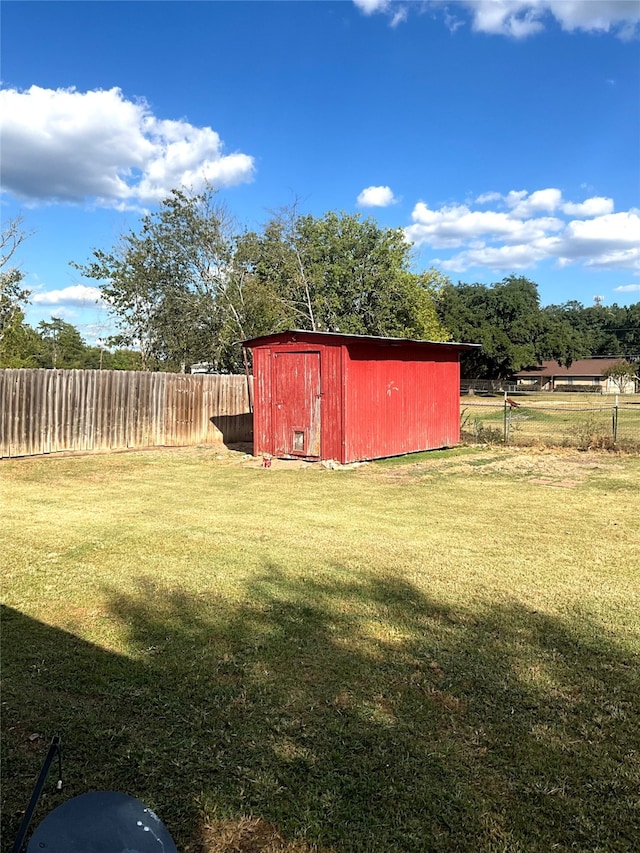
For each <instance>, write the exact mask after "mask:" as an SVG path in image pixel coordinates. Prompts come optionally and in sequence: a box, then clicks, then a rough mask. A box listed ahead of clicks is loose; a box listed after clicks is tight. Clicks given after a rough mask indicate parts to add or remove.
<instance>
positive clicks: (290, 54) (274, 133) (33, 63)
mask: <svg viewBox="0 0 640 853" xmlns="http://www.w3.org/2000/svg"><path fill="white" fill-rule="evenodd" d="M639 33H640V3H639V2H636V0H633V2H627V0H621V2H619V0H603V1H602V2H601V0H537V2H532V0H530V2H526V0H464V2H463V1H462V0H459V2H457V1H456V0H452V2H446V3H445V2H440V0H437V2H418V0H414V2H409V3H407V2H402V0H398V1H397V2H396V1H395V0H391V1H390V0H356V2H352V0H342V2H295V0H293V2H279V3H272V2H267V0H265V1H264V2H241V1H240V0H238V2H193V3H192V2H160V3H157V2H134V3H129V2H108V3H101V2H67V3H59V2H55V1H54V0H51V1H50V2H25V1H24V0H23V2H11V0H4V2H3V4H2V89H1V91H0V97H1V98H2V114H3V125H2V139H1V142H2V163H1V166H2V188H3V194H2V207H1V209H2V215H3V219H4V220H5V221H6V220H7V219H8V218H10V217H13V216H16V215H18V214H21V215H22V216H23V218H24V227H25V230H27V231H29V232H32V235H31V236H30V237H29V239H28V240H26V241H25V242H24V243H23V245H22V246H21V247H20V251H19V258H18V260H19V262H20V265H21V267H22V269H23V270H24V272H25V273H26V283H27V285H28V286H29V287H30V288H31V289H32V291H33V294H32V305H31V306H30V308H29V309H28V314H27V319H28V321H29V322H32V323H34V324H35V323H37V322H38V321H39V320H41V319H48V318H49V317H50V316H51V315H55V316H62V317H64V318H65V319H67V320H68V321H69V322H72V323H74V324H75V325H77V326H78V327H79V329H80V331H81V332H82V333H83V335H84V336H85V337H86V338H87V339H89V340H93V339H95V338H96V337H100V336H104V335H106V334H108V333H109V331H110V328H109V317H108V312H107V310H106V308H105V307H104V306H102V305H100V303H98V304H96V297H97V296H98V295H99V294H98V293H97V292H96V291H95V289H94V284H95V283H94V282H92V281H88V280H83V279H82V278H81V277H80V275H79V274H78V272H77V271H76V270H74V269H73V268H72V267H71V266H70V265H69V262H70V261H77V262H84V261H86V260H88V259H89V258H90V255H91V251H92V249H93V248H104V249H109V248H110V247H111V246H113V244H114V243H115V242H116V241H117V239H118V235H119V234H121V233H122V232H123V231H125V230H127V229H129V228H134V227H135V226H136V223H137V221H138V219H139V217H140V215H141V212H142V211H145V210H152V209H153V208H154V206H155V205H156V204H157V203H158V201H159V200H160V199H161V198H162V197H163V196H165V195H166V194H168V192H169V190H170V189H171V188H172V187H174V186H178V185H179V184H181V183H186V184H188V185H190V186H193V187H195V188H196V189H197V188H198V186H199V185H201V182H202V180H203V179H204V178H207V179H208V180H209V181H210V182H212V183H213V184H214V185H216V186H217V187H219V193H220V198H221V199H222V200H224V202H225V203H226V205H227V206H228V208H229V210H230V211H231V213H232V214H233V215H234V216H235V217H236V219H237V221H238V223H239V224H240V226H242V227H245V226H246V227H249V228H256V227H259V226H260V225H261V224H262V223H264V222H265V221H266V220H267V218H268V216H269V211H270V210H274V209H277V208H279V207H282V206H283V205H287V204H290V203H291V202H292V201H293V200H294V199H296V198H297V199H299V200H301V202H302V209H303V211H304V212H308V213H312V214H315V215H322V214H323V213H325V212H326V211H328V210H340V211H346V212H348V213H355V212H360V213H361V214H362V215H363V216H373V217H375V218H376V219H377V221H378V222H379V223H380V224H381V225H385V226H393V227H401V228H404V229H405V230H406V234H407V238H408V239H410V240H411V241H412V242H413V243H414V247H415V249H414V251H415V268H416V269H417V270H420V269H425V268H427V267H429V266H431V265H435V266H437V267H438V268H439V269H441V270H442V271H443V272H446V273H447V274H448V275H450V277H451V278H452V279H453V280H454V281H458V280H461V281H479V282H487V283H488V282H493V281H499V280H500V279H501V278H503V277H504V276H506V275H509V274H510V273H512V272H514V273H517V274H522V275H526V276H528V277H529V278H531V279H533V280H534V281H536V282H537V283H538V285H539V291H540V297H541V301H542V304H543V305H546V304H550V303H561V302H565V301H567V300H570V299H575V300H578V301H580V302H582V303H584V304H586V305H589V304H592V302H593V297H594V296H595V295H600V296H602V297H603V300H604V303H605V304H611V303H613V302H617V303H618V304H631V303H634V302H638V301H640V211H639V210H638V208H639V207H640V40H639Z"/></svg>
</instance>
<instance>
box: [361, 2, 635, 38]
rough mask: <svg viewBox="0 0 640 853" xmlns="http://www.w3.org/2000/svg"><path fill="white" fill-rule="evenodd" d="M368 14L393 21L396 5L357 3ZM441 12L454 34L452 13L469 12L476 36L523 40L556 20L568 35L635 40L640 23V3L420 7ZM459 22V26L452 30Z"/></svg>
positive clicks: (467, 3) (422, 4)
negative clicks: (576, 32)
mask: <svg viewBox="0 0 640 853" xmlns="http://www.w3.org/2000/svg"><path fill="white" fill-rule="evenodd" d="M354 3H355V4H356V6H357V7H358V8H359V9H360V10H361V11H362V12H364V13H365V14H367V15H372V14H374V13H376V12H381V13H384V14H386V15H388V16H390V17H391V18H392V20H393V17H394V7H395V4H394V3H392V2H391V0H354ZM416 6H417V7H418V8H419V9H422V8H424V7H425V6H428V7H430V8H432V9H434V10H437V11H438V12H440V13H441V14H442V15H443V17H444V22H445V25H446V26H447V27H448V29H449V30H450V31H451V32H455V30H456V29H457V28H458V26H460V21H459V19H458V18H455V17H453V15H452V10H453V9H456V8H458V9H460V10H463V11H466V12H467V14H469V15H470V17H471V27H472V29H473V30H474V31H475V32H479V33H487V34H491V35H502V36H507V37H510V38H514V39H523V38H526V37H528V36H533V35H536V34H537V33H540V32H542V31H543V30H544V29H545V27H546V26H547V24H548V23H549V21H551V20H555V21H556V23H557V24H559V25H560V27H561V28H562V29H563V30H564V31H565V32H573V31H574V30H582V31H583V32H595V33H597V32H599V33H613V34H615V35H616V36H618V37H619V38H622V39H629V38H633V37H634V35H636V34H637V32H638V25H639V23H640V2H638V0H449V2H448V3H446V4H445V3H444V2H442V0H427V2H425V3H421V4H416ZM452 22H455V26H452Z"/></svg>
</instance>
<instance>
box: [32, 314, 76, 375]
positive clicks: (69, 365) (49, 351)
mask: <svg viewBox="0 0 640 853" xmlns="http://www.w3.org/2000/svg"><path fill="white" fill-rule="evenodd" d="M38 331H39V332H40V338H41V340H42V344H41V348H40V352H39V354H38V367H48V368H54V369H66V370H79V369H82V368H83V367H84V366H85V362H84V359H85V351H86V344H85V342H84V341H83V339H82V336H81V335H80V332H79V331H78V330H77V329H76V327H75V326H73V325H72V324H71V323H66V322H65V321H64V320H62V319H61V318H60V317H52V318H51V321H50V322H47V321H45V320H43V321H42V322H40V323H38Z"/></svg>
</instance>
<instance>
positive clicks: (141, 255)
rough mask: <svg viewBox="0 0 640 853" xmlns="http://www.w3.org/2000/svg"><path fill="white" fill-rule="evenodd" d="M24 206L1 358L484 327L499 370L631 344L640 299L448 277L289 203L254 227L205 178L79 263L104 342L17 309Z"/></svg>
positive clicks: (149, 355)
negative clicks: (91, 288)
mask: <svg viewBox="0 0 640 853" xmlns="http://www.w3.org/2000/svg"><path fill="white" fill-rule="evenodd" d="M25 236H27V235H25V234H24V232H23V231H22V230H21V220H20V219H18V220H14V221H12V222H11V223H9V227H8V228H7V229H5V231H3V235H2V243H1V248H2V258H1V264H2V269H1V273H0V275H1V280H0V285H1V290H0V367H45V368H56V367H57V368H85V369H111V370H163V371H171V372H174V371H175V372H179V371H187V370H189V367H190V365H191V364H194V363H202V362H204V363H207V364H208V365H210V366H211V369H212V370H214V371H217V372H225V373H233V372H239V371H241V370H243V369H244V364H243V356H242V351H241V346H240V343H241V341H242V340H246V339H248V338H252V337H256V336H259V335H264V334H269V333H272V332H278V331H283V330H285V329H290V328H296V329H307V330H313V331H334V332H341V333H347V334H365V335H376V336H389V337H400V338H402V337H404V338H414V339H422V340H432V341H447V340H455V341H461V342H469V343H479V344H480V345H481V349H480V350H478V351H474V352H471V353H468V354H465V355H464V357H463V361H462V372H463V378H465V379H477V378H486V379H504V378H508V377H510V376H511V375H512V374H513V373H515V372H517V371H518V370H521V369H523V368H526V367H532V366H535V365H536V364H539V363H540V362H541V361H543V360H545V359H555V360H557V361H559V362H560V363H561V364H566V365H568V364H571V362H572V361H575V360H576V359H579V358H588V357H595V356H613V357H617V358H620V359H625V358H638V357H639V356H640V302H639V303H635V304H633V305H630V306H618V305H616V304H614V305H611V306H603V305H594V306H589V307H585V306H583V305H582V304H581V303H579V302H575V301H571V302H566V303H564V304H561V305H548V306H545V307H542V306H541V305H540V298H539V294H538V286H537V284H536V283H535V282H533V281H531V280H530V279H528V278H526V277H524V276H518V275H510V276H507V277H505V278H503V279H502V280H501V281H498V282H495V283H493V284H489V285H487V284H480V283H465V282H458V283H457V284H454V283H453V282H452V281H451V280H450V279H449V278H448V277H447V276H446V275H444V274H442V273H441V272H439V271H438V270H436V269H434V268H431V269H429V270H427V271H425V272H421V273H416V272H414V271H412V265H411V261H412V256H411V251H412V250H411V246H410V244H408V243H407V242H406V239H405V237H404V233H403V231H402V229H400V228H395V229H394V228H386V227H381V226H379V225H378V223H377V222H376V221H375V220H374V219H372V218H365V219H363V218H361V217H360V215H358V214H356V215H353V214H347V213H337V212H335V211H330V212H328V213H325V214H324V215H323V216H320V217H315V216H311V215H308V214H303V213H301V212H300V210H299V208H298V206H297V204H294V205H292V206H291V207H289V208H285V209H282V210H280V211H277V212H275V213H273V214H272V215H271V217H270V219H269V221H268V222H267V223H266V225H265V226H264V227H263V228H262V229H261V230H260V231H248V230H244V231H242V230H240V231H239V233H238V229H237V227H236V226H235V224H234V222H233V220H232V218H231V216H230V215H229V213H228V211H227V210H226V208H225V207H224V206H223V205H222V204H220V203H219V202H218V200H217V198H216V195H215V193H214V192H213V191H212V190H205V191H204V192H202V193H192V192H189V191H187V190H184V189H180V190H174V191H172V193H171V194H170V196H169V197H168V198H167V199H165V200H164V201H163V202H162V204H161V205H160V208H159V209H158V210H157V211H155V212H153V213H149V214H146V215H144V216H142V217H141V219H140V222H139V225H138V228H137V229H135V230H131V231H129V232H127V233H125V234H123V235H122V236H121V237H120V239H119V240H118V241H117V243H116V245H114V246H113V247H111V248H110V249H108V250H103V249H94V250H93V252H92V255H91V257H90V259H89V260H88V261H86V262H83V263H80V262H72V265H73V266H74V267H75V268H76V269H77V270H78V271H79V272H80V273H81V274H82V275H83V276H84V277H86V278H90V279H93V280H94V281H95V282H96V283H97V285H98V286H99V288H100V290H101V292H102V295H103V299H104V301H105V303H106V304H107V306H108V308H109V311H110V313H111V315H112V317H113V319H114V321H115V324H116V326H117V334H116V335H113V336H112V337H111V338H110V339H109V340H108V341H107V347H106V348H105V347H98V346H92V345H89V344H87V343H86V342H85V341H84V340H83V338H82V336H81V335H80V333H79V331H78V330H77V329H76V328H75V327H74V326H73V325H72V324H71V323H68V322H65V321H64V320H62V319H61V318H56V317H52V318H51V321H50V322H44V321H43V322H41V323H39V324H38V326H37V328H35V329H34V328H32V327H30V326H29V325H28V324H27V323H26V322H25V315H24V307H25V305H26V304H27V303H28V299H29V292H28V290H27V289H25V288H24V287H23V278H24V275H23V273H22V272H21V271H20V270H18V269H17V268H16V267H15V266H12V265H11V260H12V257H13V255H14V253H15V251H16V249H17V247H18V246H19V245H20V244H21V242H22V241H23V239H24V238H25Z"/></svg>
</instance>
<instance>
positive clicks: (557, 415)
mask: <svg viewBox="0 0 640 853" xmlns="http://www.w3.org/2000/svg"><path fill="white" fill-rule="evenodd" d="M514 402H517V405H513V404H511V403H509V402H508V401H507V400H498V399H496V400H494V401H488V400H486V401H483V402H468V401H467V400H464V401H461V406H460V423H461V434H462V440H463V441H466V442H481V443H504V444H510V445H522V446H526V445H536V444H539V445H545V446H548V447H578V448H580V449H582V450H587V449H589V448H604V449H620V450H630V451H639V450H640V400H634V401H626V400H625V401H622V400H620V401H618V402H617V403H616V402H614V403H611V404H609V405H604V404H602V403H600V402H597V403H592V402H590V401H589V402H579V401H576V402H574V401H571V402H558V403H550V402H547V401H540V402H538V401H537V400H531V399H529V398H522V397H519V398H518V400H517V401H514Z"/></svg>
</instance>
